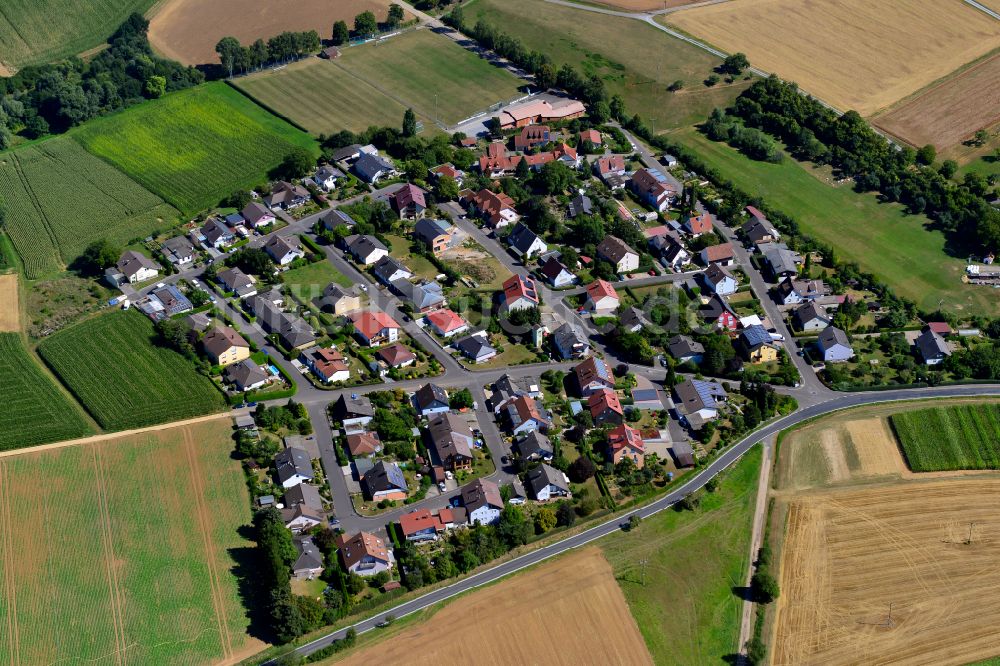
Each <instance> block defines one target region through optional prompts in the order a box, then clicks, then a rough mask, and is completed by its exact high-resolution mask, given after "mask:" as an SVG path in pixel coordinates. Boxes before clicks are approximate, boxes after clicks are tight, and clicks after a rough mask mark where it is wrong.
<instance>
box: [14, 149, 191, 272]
mask: <svg viewBox="0 0 1000 666" xmlns="http://www.w3.org/2000/svg"><path fill="white" fill-rule="evenodd" d="M0 197H2V198H3V200H4V207H5V209H6V221H5V223H4V225H5V229H6V231H7V233H8V234H10V238H11V240H12V241H13V243H14V247H15V248H16V249H17V252H18V254H19V255H20V257H21V260H22V262H23V264H24V272H25V275H26V276H27V277H28V278H31V279H35V278H38V277H41V276H43V275H48V274H52V273H55V272H57V271H59V270H61V269H62V267H64V266H65V265H67V264H70V263H72V261H73V260H74V259H76V258H77V257H78V256H79V255H80V254H81V253H82V252H83V250H84V249H85V248H86V247H87V245H88V244H89V243H90V242H91V241H93V240H96V239H98V238H107V239H108V240H110V241H112V242H114V243H116V244H119V245H125V244H127V243H129V242H130V241H132V240H135V239H140V238H145V237H146V236H148V235H150V234H152V233H154V232H155V231H157V230H161V229H165V228H167V227H169V226H172V225H173V224H175V223H176V221H177V216H178V212H177V210H175V209H174V208H173V207H171V206H169V205H167V204H165V203H164V202H163V199H161V198H160V197H158V196H156V195H155V194H153V193H152V192H150V191H149V190H147V189H146V188H144V187H143V186H142V185H140V184H139V183H137V182H135V181H134V180H132V179H131V178H129V177H128V176H126V175H125V174H123V173H121V172H120V171H118V170H117V169H115V168H114V167H112V166H111V165H109V164H107V163H106V162H104V161H103V160H100V159H98V158H96V157H94V156H93V155H91V154H90V153H88V152H87V151H86V150H84V149H83V148H82V147H81V146H80V145H79V144H77V143H76V142H75V141H73V140H72V139H69V138H66V137H60V138H55V139H51V140H49V141H44V142H42V143H39V144H36V145H33V146H27V147H24V148H21V149H19V150H15V151H13V152H10V153H6V154H5V155H2V156H0Z"/></svg>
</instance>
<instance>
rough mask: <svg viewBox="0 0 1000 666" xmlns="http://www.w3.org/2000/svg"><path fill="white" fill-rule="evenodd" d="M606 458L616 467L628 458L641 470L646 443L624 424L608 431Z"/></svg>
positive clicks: (644, 458)
mask: <svg viewBox="0 0 1000 666" xmlns="http://www.w3.org/2000/svg"><path fill="white" fill-rule="evenodd" d="M608 457H609V458H610V459H611V462H613V463H614V464H616V465H617V464H618V463H620V462H621V461H622V460H625V459H626V458H628V459H629V460H631V461H632V462H633V463H634V464H635V466H636V467H639V468H641V467H642V466H643V465H644V464H645V462H646V443H645V442H643V440H642V433H641V432H639V431H638V430H636V429H635V428H633V427H632V426H630V425H628V424H626V423H623V424H621V425H620V426H618V427H617V428H614V429H613V430H611V431H609V432H608Z"/></svg>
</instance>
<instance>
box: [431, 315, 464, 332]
mask: <svg viewBox="0 0 1000 666" xmlns="http://www.w3.org/2000/svg"><path fill="white" fill-rule="evenodd" d="M427 321H429V322H430V323H431V324H433V325H434V327H435V328H437V329H438V330H439V331H443V332H445V333H449V332H451V331H454V330H455V329H458V328H462V327H463V326H467V325H468V324H466V322H465V320H464V319H462V318H461V317H460V316H458V315H457V314H456V313H454V312H452V311H451V310H449V309H444V310H437V311H435V312H432V313H430V314H429V315H427Z"/></svg>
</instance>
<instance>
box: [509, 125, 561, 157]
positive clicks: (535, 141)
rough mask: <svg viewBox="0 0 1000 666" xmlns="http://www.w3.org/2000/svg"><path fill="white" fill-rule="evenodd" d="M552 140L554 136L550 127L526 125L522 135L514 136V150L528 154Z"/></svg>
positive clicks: (522, 129)
mask: <svg viewBox="0 0 1000 666" xmlns="http://www.w3.org/2000/svg"><path fill="white" fill-rule="evenodd" d="M552 140H553V135H552V132H551V131H549V126H548V125H525V126H524V127H522V128H521V132H520V134H515V135H514V150H518V151H521V152H527V151H529V150H531V149H532V148H534V147H535V146H540V145H542V144H545V143H548V142H549V141H552Z"/></svg>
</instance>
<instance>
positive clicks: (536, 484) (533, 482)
mask: <svg viewBox="0 0 1000 666" xmlns="http://www.w3.org/2000/svg"><path fill="white" fill-rule="evenodd" d="M527 481H528V487H529V488H531V492H532V494H533V495H534V496H535V497H538V493H539V492H541V491H542V490H544V489H545V488H547V487H548V486H555V487H556V488H559V489H560V490H562V491H563V492H568V491H569V487H568V486H567V485H566V479H565V478H564V477H563V473H562V472H560V471H559V470H557V469H556V468H555V467H552V466H551V465H546V464H545V463H542V464H541V465H539V466H538V467H536V468H535V469H533V470H531V471H530V472H528V476H527Z"/></svg>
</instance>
